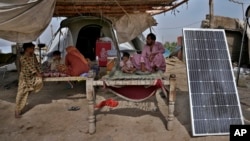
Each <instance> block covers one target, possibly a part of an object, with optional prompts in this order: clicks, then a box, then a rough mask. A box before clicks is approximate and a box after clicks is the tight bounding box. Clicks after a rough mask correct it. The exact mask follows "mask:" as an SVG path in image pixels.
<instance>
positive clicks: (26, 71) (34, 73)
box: [15, 43, 43, 118]
mask: <svg viewBox="0 0 250 141" xmlns="http://www.w3.org/2000/svg"><path fill="white" fill-rule="evenodd" d="M34 48H35V45H34V44H33V43H24V44H23V50H24V54H23V55H22V56H21V57H20V75H19V82H18V90H17V96H16V110H15V117H16V118H20V117H21V113H22V110H23V108H24V107H25V105H26V102H27V99H28V95H29V94H30V93H31V92H32V91H34V92H38V91H40V90H41V89H42V87H43V81H42V74H41V73H42V72H41V68H40V65H39V63H38V61H37V59H36V56H35V54H34Z"/></svg>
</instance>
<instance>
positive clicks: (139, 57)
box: [132, 42, 166, 72]
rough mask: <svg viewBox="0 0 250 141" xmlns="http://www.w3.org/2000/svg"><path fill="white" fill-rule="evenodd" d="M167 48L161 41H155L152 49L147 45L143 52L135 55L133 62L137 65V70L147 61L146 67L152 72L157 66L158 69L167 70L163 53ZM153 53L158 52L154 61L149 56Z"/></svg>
mask: <svg viewBox="0 0 250 141" xmlns="http://www.w3.org/2000/svg"><path fill="white" fill-rule="evenodd" d="M164 52H165V49H164V47H163V45H162V44H161V43H160V42H155V44H154V46H153V48H152V50H150V47H149V46H147V45H146V46H145V47H144V49H143V51H142V54H135V55H133V59H132V63H133V65H134V66H135V67H136V69H137V70H140V69H141V63H145V67H146V69H147V70H148V71H150V72H152V71H153V69H152V68H153V67H154V66H156V67H157V69H158V70H162V71H165V70H166V63H165V58H164V56H163V53H164ZM151 54H156V55H155V57H154V58H153V60H152V61H150V60H149V56H150V55H151Z"/></svg>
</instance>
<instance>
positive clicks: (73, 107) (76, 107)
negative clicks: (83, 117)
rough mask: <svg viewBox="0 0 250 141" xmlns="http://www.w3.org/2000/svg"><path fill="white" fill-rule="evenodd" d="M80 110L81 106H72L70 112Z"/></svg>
mask: <svg viewBox="0 0 250 141" xmlns="http://www.w3.org/2000/svg"><path fill="white" fill-rule="evenodd" d="M78 110H80V107H79V106H72V107H70V108H69V109H68V111H78Z"/></svg>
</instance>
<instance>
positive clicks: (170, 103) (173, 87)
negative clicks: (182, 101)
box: [167, 74, 176, 130]
mask: <svg viewBox="0 0 250 141" xmlns="http://www.w3.org/2000/svg"><path fill="white" fill-rule="evenodd" d="M169 83H170V91H169V96H168V119H167V120H168V125H167V129H168V130H173V128H174V127H173V126H174V125H173V124H174V122H173V120H174V104H175V98H176V76H175V75H174V74H171V75H170V78H169Z"/></svg>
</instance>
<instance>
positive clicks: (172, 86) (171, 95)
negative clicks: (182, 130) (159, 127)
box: [43, 74, 176, 134]
mask: <svg viewBox="0 0 250 141" xmlns="http://www.w3.org/2000/svg"><path fill="white" fill-rule="evenodd" d="M43 81H45V82H53V81H86V95H87V100H88V122H89V127H88V132H89V133H90V134H94V133H95V131H96V126H95V124H96V116H95V107H94V106H95V103H96V102H95V95H96V93H95V91H94V87H95V86H106V87H112V86H115V87H120V86H155V85H156V84H159V83H160V84H161V85H158V86H157V87H156V88H157V89H161V90H162V92H163V93H164V94H165V96H166V98H167V101H168V117H167V121H168V123H167V129H168V130H173V120H174V104H175V97H176V76H175V75H174V74H170V75H169V77H167V76H165V75H163V74H160V75H159V74H153V75H143V76H138V75H126V74H123V75H122V76H120V75H118V76H117V75H114V76H113V77H109V76H108V75H106V76H104V77H103V78H102V79H101V80H94V79H93V78H88V77H80V76H79V77H46V78H44V79H43ZM125 99H126V100H130V99H128V98H125Z"/></svg>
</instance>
